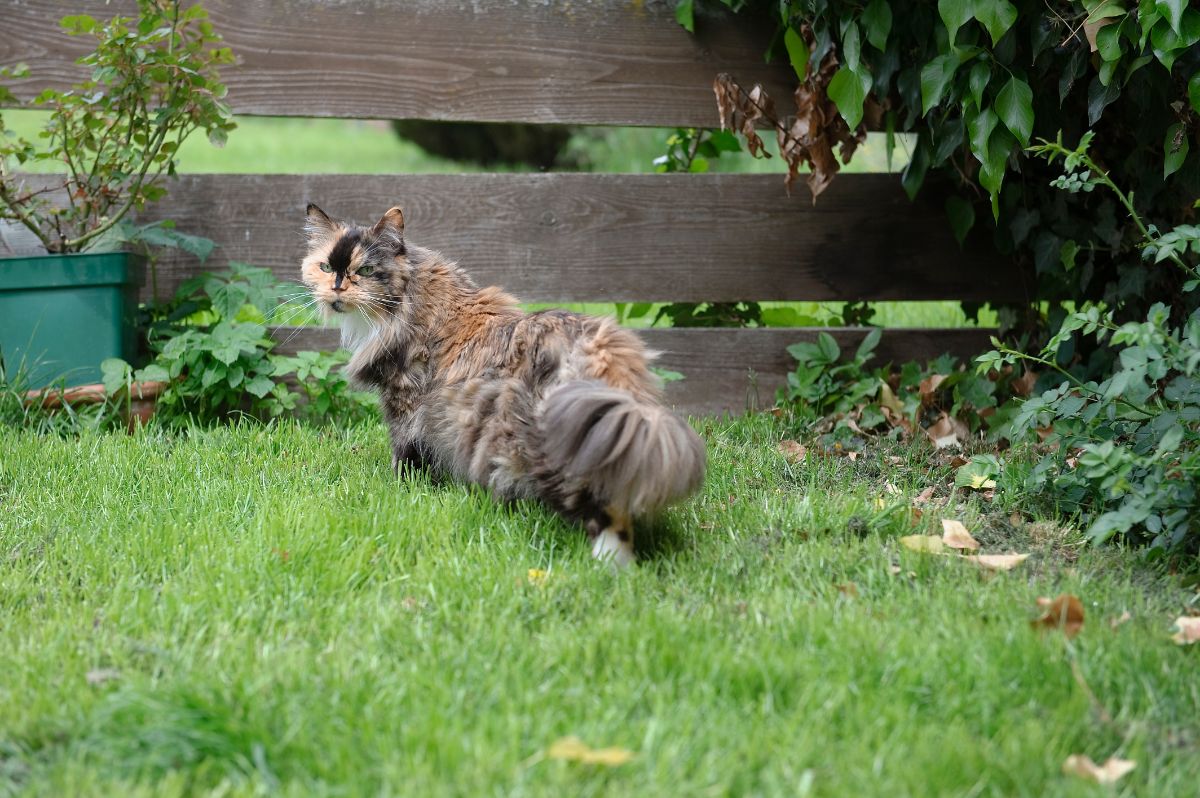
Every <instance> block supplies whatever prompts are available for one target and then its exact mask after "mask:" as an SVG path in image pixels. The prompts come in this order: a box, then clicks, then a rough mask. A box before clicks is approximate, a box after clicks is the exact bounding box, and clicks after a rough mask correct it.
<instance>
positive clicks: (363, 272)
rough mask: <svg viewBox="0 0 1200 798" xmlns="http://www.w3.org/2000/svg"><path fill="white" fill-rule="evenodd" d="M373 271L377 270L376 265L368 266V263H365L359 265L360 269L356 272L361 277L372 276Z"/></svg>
mask: <svg viewBox="0 0 1200 798" xmlns="http://www.w3.org/2000/svg"><path fill="white" fill-rule="evenodd" d="M373 271H375V267H374V266H366V265H363V266H359V267H358V271H357V272H355V273H356V274H357V275H358V276H359V277H370V276H371V273H372V272H373Z"/></svg>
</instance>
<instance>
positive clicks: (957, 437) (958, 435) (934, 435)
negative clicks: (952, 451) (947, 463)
mask: <svg viewBox="0 0 1200 798" xmlns="http://www.w3.org/2000/svg"><path fill="white" fill-rule="evenodd" d="M925 434H926V435H927V436H928V437H929V440H931V441H933V448H935V449H946V448H949V447H951V446H958V445H960V444H961V442H962V441H964V440H966V439H967V438H969V437H970V436H971V430H970V428H969V427H967V425H966V424H964V423H962V422H961V421H959V420H958V419H957V418H955V417H954V416H952V415H950V414H948V413H942V416H941V418H939V419H938V420H937V421H935V422H934V423H933V424H930V425H929V427H927V428H926V429H925Z"/></svg>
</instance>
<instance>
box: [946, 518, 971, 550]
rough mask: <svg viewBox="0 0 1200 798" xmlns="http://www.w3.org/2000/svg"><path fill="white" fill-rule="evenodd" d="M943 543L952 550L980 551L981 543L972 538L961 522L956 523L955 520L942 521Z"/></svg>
mask: <svg viewBox="0 0 1200 798" xmlns="http://www.w3.org/2000/svg"><path fill="white" fill-rule="evenodd" d="M942 542H943V543H945V544H946V545H947V546H949V547H950V548H952V549H969V550H971V551H977V550H978V549H979V541H978V540H976V539H975V538H973V537H971V533H970V532H968V531H967V528H966V527H965V526H963V524H962V522H961V521H955V520H954V519H953V518H943V519H942Z"/></svg>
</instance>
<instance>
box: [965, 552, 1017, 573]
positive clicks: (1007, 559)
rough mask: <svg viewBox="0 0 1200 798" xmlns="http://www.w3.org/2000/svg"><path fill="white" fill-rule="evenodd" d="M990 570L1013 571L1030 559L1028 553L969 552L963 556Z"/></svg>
mask: <svg viewBox="0 0 1200 798" xmlns="http://www.w3.org/2000/svg"><path fill="white" fill-rule="evenodd" d="M963 559H964V560H967V561H968V562H973V563H975V564H976V565H978V566H979V567H980V568H983V569H985V570H988V571H1011V570H1012V569H1014V568H1016V567H1017V566H1018V565H1020V564H1021V563H1023V562H1025V561H1026V560H1027V559H1029V555H1028V554H969V555H967V556H966V557H963Z"/></svg>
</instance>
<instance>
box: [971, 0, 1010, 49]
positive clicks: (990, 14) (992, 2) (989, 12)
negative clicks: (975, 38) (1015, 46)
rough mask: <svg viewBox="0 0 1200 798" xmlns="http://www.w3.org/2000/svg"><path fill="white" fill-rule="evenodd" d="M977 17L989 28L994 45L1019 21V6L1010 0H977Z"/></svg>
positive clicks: (974, 4)
mask: <svg viewBox="0 0 1200 798" xmlns="http://www.w3.org/2000/svg"><path fill="white" fill-rule="evenodd" d="M972 5H973V6H974V11H975V15H974V16H975V19H977V20H979V21H980V22H981V23H982V24H983V27H985V28H987V32H988V35H989V36H991V37H992V46H993V47H994V46H995V45H996V44H997V43H998V42H999V41H1000V39H1001V38H1003V37H1004V34H1006V33H1008V29H1009V28H1011V27H1012V26H1013V23H1014V22H1016V21H1017V7H1016V6H1014V5H1013V4H1012V3H1010V2H1008V0H975V1H974V3H973V4H972Z"/></svg>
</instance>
